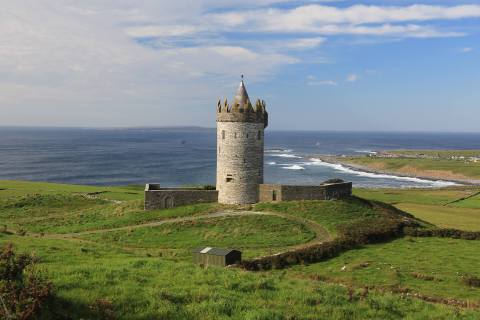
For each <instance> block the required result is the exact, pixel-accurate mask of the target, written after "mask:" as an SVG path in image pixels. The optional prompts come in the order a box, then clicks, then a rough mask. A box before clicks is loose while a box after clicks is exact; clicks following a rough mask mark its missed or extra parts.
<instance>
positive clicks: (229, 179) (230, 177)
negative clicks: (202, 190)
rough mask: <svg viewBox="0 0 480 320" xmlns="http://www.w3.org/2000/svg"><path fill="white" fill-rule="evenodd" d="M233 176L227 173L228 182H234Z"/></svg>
mask: <svg viewBox="0 0 480 320" xmlns="http://www.w3.org/2000/svg"><path fill="white" fill-rule="evenodd" d="M232 181H233V176H232V175H231V174H227V182H232Z"/></svg>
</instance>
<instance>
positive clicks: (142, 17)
mask: <svg viewBox="0 0 480 320" xmlns="http://www.w3.org/2000/svg"><path fill="white" fill-rule="evenodd" d="M240 74H245V79H246V85H247V89H248V91H249V94H250V96H251V98H256V97H261V98H263V99H264V100H266V102H267V107H268V110H269V111H270V118H271V128H273V129H289V130H290V129H304V130H372V131H373V130H402V131H480V121H479V119H480V1H474V0H470V1H468V0H465V1H462V0H455V1H453V0H452V1H450V0H418V1H410V0H369V1H368V0H366V1H347V0H344V1H341V0H338V1H336V0H323V1H321V0H319V1H314V0H310V1H308V0H304V1H301V0H291V1H289V0H177V1H171V0H142V1H138V0H82V1H76V0H15V1H12V0H0V114H1V117H0V125H24V126H25V125H26V126H82V127H83V126H95V127H97V126H102V127H103V126H108V127H116V126H177V125H196V126H208V127H213V126H214V125H215V106H216V101H217V100H218V98H225V97H228V98H230V99H231V97H232V96H233V93H234V91H235V89H236V87H237V85H238V82H239V78H240Z"/></svg>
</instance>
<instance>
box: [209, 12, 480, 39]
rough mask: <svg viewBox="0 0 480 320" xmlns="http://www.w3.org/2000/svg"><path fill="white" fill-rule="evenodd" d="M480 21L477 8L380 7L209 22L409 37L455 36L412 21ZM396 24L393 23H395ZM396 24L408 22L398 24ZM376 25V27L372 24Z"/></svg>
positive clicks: (219, 17) (245, 15)
mask: <svg viewBox="0 0 480 320" xmlns="http://www.w3.org/2000/svg"><path fill="white" fill-rule="evenodd" d="M464 18H480V5H462V6H452V7H445V6H429V5H412V6H406V7H383V6H366V5H354V6H351V7H346V8H337V7H332V6H324V5H317V4H312V5H304V6H299V7H296V8H294V9H259V10H250V11H240V12H238V11H235V12H226V13H220V14H212V15H210V16H209V20H210V21H213V23H214V24H216V25H219V26H223V27H224V28H226V29H237V30H238V29H240V28H241V29H242V30H248V31H251V32H252V31H255V32H259V31H263V32H282V33H286V32H309V33H317V34H324V35H329V34H355V35H404V36H412V37H438V36H458V35H462V33H457V32H450V31H445V32H444V31H442V30H437V29H435V28H433V27H431V26H422V25H418V24H411V23H410V22H412V21H417V22H423V21H433V20H453V19H464ZM394 23H395V24H394ZM397 23H408V24H406V25H403V24H402V25H397ZM372 24H375V25H372Z"/></svg>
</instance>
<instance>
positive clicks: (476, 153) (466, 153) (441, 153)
mask: <svg viewBox="0 0 480 320" xmlns="http://www.w3.org/2000/svg"><path fill="white" fill-rule="evenodd" d="M388 153H392V154H398V155H407V156H416V155H419V154H423V155H426V156H431V157H439V158H450V157H480V150H392V151H388Z"/></svg>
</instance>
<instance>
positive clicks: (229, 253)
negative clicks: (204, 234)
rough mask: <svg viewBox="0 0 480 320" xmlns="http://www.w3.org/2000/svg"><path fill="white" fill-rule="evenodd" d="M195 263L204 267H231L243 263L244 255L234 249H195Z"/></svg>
mask: <svg viewBox="0 0 480 320" xmlns="http://www.w3.org/2000/svg"><path fill="white" fill-rule="evenodd" d="M192 253H193V262H194V263H196V264H201V265H204V266H209V265H210V266H221V267H225V266H229V265H232V264H236V263H239V262H240V261H242V253H241V252H240V251H238V250H234V249H221V248H213V247H200V248H196V249H193V251H192Z"/></svg>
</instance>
